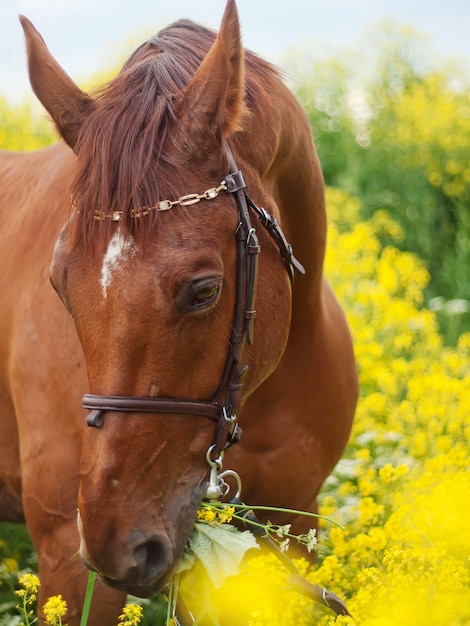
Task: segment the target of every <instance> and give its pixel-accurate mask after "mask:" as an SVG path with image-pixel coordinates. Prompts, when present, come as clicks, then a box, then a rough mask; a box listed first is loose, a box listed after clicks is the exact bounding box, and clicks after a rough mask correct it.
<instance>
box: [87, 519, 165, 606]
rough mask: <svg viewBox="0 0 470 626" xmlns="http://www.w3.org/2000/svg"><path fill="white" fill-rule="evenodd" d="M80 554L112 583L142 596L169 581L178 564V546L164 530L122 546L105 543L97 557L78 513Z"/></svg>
mask: <svg viewBox="0 0 470 626" xmlns="http://www.w3.org/2000/svg"><path fill="white" fill-rule="evenodd" d="M78 529H79V532H80V557H81V559H82V561H83V562H84V564H85V565H86V566H87V567H88V569H90V570H92V571H95V572H96V573H97V574H98V575H99V577H100V578H101V580H102V581H103V583H104V584H105V585H107V586H108V587H112V588H113V589H117V590H119V591H124V592H126V593H129V594H131V595H133V596H137V597H140V598H149V597H151V596H153V595H155V594H157V593H158V592H159V591H161V589H162V588H163V587H164V586H165V584H166V583H167V582H168V579H169V577H170V576H171V572H172V569H173V566H174V550H173V547H172V545H171V542H170V540H169V538H168V536H167V535H166V533H164V532H154V533H152V534H151V535H149V536H144V535H141V536H137V537H133V538H131V539H130V540H129V542H127V543H126V544H124V545H122V544H121V546H120V547H119V548H116V547H113V548H111V549H110V548H108V547H103V549H102V550H99V551H98V553H97V555H96V557H94V555H93V551H90V550H89V549H88V547H87V544H86V541H85V539H84V536H83V525H82V522H81V518H80V513H79V514H78Z"/></svg>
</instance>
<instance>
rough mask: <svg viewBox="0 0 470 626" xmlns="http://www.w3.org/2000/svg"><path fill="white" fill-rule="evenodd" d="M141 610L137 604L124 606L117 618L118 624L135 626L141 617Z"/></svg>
mask: <svg viewBox="0 0 470 626" xmlns="http://www.w3.org/2000/svg"><path fill="white" fill-rule="evenodd" d="M143 612H144V610H143V608H142V607H141V606H139V605H138V604H126V606H125V607H124V608H123V609H122V614H121V615H120V616H119V624H120V625H122V626H137V624H140V620H141V619H142V615H143Z"/></svg>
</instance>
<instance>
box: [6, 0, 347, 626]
mask: <svg viewBox="0 0 470 626" xmlns="http://www.w3.org/2000/svg"><path fill="white" fill-rule="evenodd" d="M23 26H24V28H25V33H26V38H27V42H28V55H29V63H30V76H31V82H32V85H33V88H34V90H35V92H36V94H37V95H38V97H39V99H40V100H41V101H42V102H43V104H44V106H45V107H46V109H47V110H48V111H49V113H50V114H51V116H52V118H53V119H54V121H55V122H56V125H57V127H58V129H59V132H60V133H61V135H62V137H63V138H64V139H65V141H66V142H67V143H68V144H69V146H70V147H71V148H72V150H70V148H68V147H65V146H64V145H63V144H61V145H58V146H55V147H53V148H50V149H47V150H45V151H42V152H38V153H36V154H26V155H16V154H11V155H8V154H3V155H1V156H0V181H1V185H0V211H1V213H2V232H1V233H0V236H1V237H2V238H3V240H4V242H5V245H4V246H2V248H1V250H0V258H1V261H2V268H3V272H2V294H3V296H4V297H3V298H2V314H1V317H0V325H1V330H2V333H1V335H0V337H1V338H0V356H1V362H2V364H3V370H2V372H1V376H2V378H1V384H2V386H1V387H0V403H1V404H0V407H1V413H0V415H1V422H0V435H1V436H2V439H3V440H4V441H6V442H7V443H6V453H5V455H4V456H3V457H2V460H1V462H0V463H1V464H0V489H1V491H0V514H2V515H3V518H4V519H11V520H13V521H15V520H16V521H20V520H21V518H22V516H23V515H24V517H25V518H26V521H27V523H28V526H29V528H30V531H31V534H32V537H33V540H34V542H35V545H36V547H37V550H38V555H39V562H40V575H41V578H42V580H43V587H42V597H43V598H44V597H47V596H48V595H51V594H56V593H62V594H63V595H64V596H65V597H66V598H67V600H68V602H69V605H70V606H71V607H72V610H71V613H72V615H71V618H70V619H69V620H68V621H69V624H70V626H75V624H78V618H77V617H76V615H77V614H78V612H79V610H80V600H81V597H82V595H83V586H80V585H79V584H78V582H77V581H78V580H79V579H83V578H84V576H85V569H84V568H83V566H82V565H81V564H80V563H79V562H78V561H76V560H75V561H70V557H71V556H72V554H73V553H74V552H75V551H76V549H77V546H78V543H79V539H78V533H77V530H76V527H75V515H76V505H77V497H78V504H79V509H80V513H79V524H78V525H79V532H80V545H81V547H80V554H81V556H82V559H83V560H84V561H85V563H86V564H87V565H88V566H90V567H92V568H93V569H96V570H97V571H98V572H99V574H100V575H101V577H102V579H103V580H104V581H105V582H106V583H107V584H108V585H110V586H112V587H114V588H115V589H118V590H122V591H126V592H131V593H135V594H136V595H141V596H148V595H152V594H153V593H155V592H156V591H158V589H159V588H160V587H161V585H162V584H164V582H165V580H166V579H167V577H168V575H169V573H170V572H171V569H172V567H173V565H174V564H175V561H177V559H178V558H179V555H180V554H181V551H182V549H183V547H184V545H185V543H186V541H187V538H188V535H189V533H190V531H191V528H192V525H193V523H194V518H195V514H196V511H197V508H198V506H199V503H200V501H201V498H202V497H203V496H204V492H205V488H206V484H207V474H208V466H207V463H206V460H205V455H206V451H207V449H208V447H209V446H210V445H211V438H212V436H213V429H214V427H213V424H212V423H211V422H210V421H209V420H207V419H205V418H204V417H201V416H192V415H182V414H178V413H176V414H174V415H170V416H169V415H164V414H155V415H147V414H142V413H139V412H138V411H136V412H134V413H130V414H125V415H123V414H120V413H118V412H114V411H108V412H106V415H105V422H104V425H103V426H102V428H99V429H95V428H90V429H84V427H83V416H84V414H83V410H82V409H81V406H80V404H81V401H80V399H81V395H82V394H83V392H84V391H86V390H87V389H88V388H90V390H91V392H92V393H93V394H98V395H99V396H110V395H120V396H126V397H130V398H132V397H142V396H146V397H151V398H153V397H163V398H168V397H170V398H171V397H176V398H190V399H194V400H197V401H207V400H208V399H210V398H213V397H214V394H217V390H218V387H219V385H220V381H221V378H222V375H223V370H224V363H225V362H226V357H227V346H228V345H229V340H230V334H231V327H232V322H233V311H234V309H235V306H236V302H235V300H236V297H235V291H236V289H235V282H236V271H235V267H236V264H237V259H236V248H235V233H236V231H237V224H238V217H237V211H236V207H235V203H234V200H233V198H232V197H230V195H229V194H225V193H224V192H221V193H220V194H219V196H218V197H217V198H216V199H213V200H210V201H203V202H201V203H200V204H197V205H194V206H192V205H189V206H186V205H184V204H183V206H181V205H180V206H175V207H173V208H172V209H171V210H169V211H165V212H162V213H161V214H158V215H157V212H156V211H153V212H152V211H150V214H148V215H144V216H140V215H139V216H137V217H136V213H139V211H140V212H142V211H141V209H142V207H145V206H152V205H151V203H155V202H156V201H162V200H167V199H168V200H170V201H174V200H175V199H177V198H181V197H184V196H185V195H187V194H194V193H197V194H202V193H203V192H204V191H205V190H206V189H209V188H213V187H215V186H217V185H218V184H219V183H220V180H221V178H222V177H223V176H224V175H225V174H227V170H228V164H227V161H226V156H225V152H224V142H225V141H228V142H229V143H230V145H231V147H232V150H233V153H234V155H235V158H236V161H237V164H238V166H239V168H240V170H241V171H242V172H243V175H244V178H245V180H246V185H247V188H248V191H249V193H250V196H251V197H252V199H253V200H254V202H255V203H256V204H258V205H259V206H265V207H266V208H267V209H269V211H270V212H271V213H273V214H274V215H275V217H276V218H277V219H278V220H279V222H281V223H282V227H283V230H284V232H285V234H286V236H287V239H288V240H289V241H290V243H291V244H292V245H293V248H294V250H295V253H296V256H297V257H298V258H299V259H300V260H301V261H302V263H303V264H304V266H305V268H306V275H305V276H302V277H297V278H296V280H295V282H294V285H293V288H292V289H291V287H290V283H289V278H288V275H287V272H286V269H285V266H284V263H283V261H282V259H281V257H280V255H279V251H278V249H277V247H276V246H275V245H274V244H273V241H272V240H271V237H270V236H269V234H268V233H267V232H265V231H264V229H263V228H262V227H259V226H258V225H257V224H255V225H256V226H257V232H258V236H259V240H260V244H261V249H262V253H261V255H260V262H259V279H258V297H257V305H256V309H257V313H256V320H255V336H254V341H253V344H252V345H248V343H247V344H246V345H245V347H244V351H243V363H242V364H244V363H246V364H248V366H249V370H248V374H247V375H246V378H245V380H244V389H243V394H242V400H241V406H240V407H239V409H240V410H239V422H240V424H241V426H242V428H243V431H244V436H243V440H242V442H241V443H240V444H238V445H236V446H233V447H231V448H230V449H229V450H228V452H227V453H226V455H225V461H224V464H225V466H226V467H230V468H233V469H235V470H237V471H238V472H239V474H240V475H241V477H242V481H243V498H244V499H245V500H246V501H247V502H250V503H259V504H270V505H277V506H283V507H291V508H297V509H305V510H310V511H315V510H316V496H317V494H318V491H319V489H320V487H321V485H322V483H323V482H324V480H325V478H326V476H327V475H328V474H329V473H330V471H331V470H332V468H333V467H334V465H335V463H336V462H337V460H338V459H339V457H340V456H341V453H342V451H343V449H344V446H345V445H346V441H347V438H348V435H349V431H350V427H351V422H352V417H353V413H354V407H355V402H356V397H357V381H356V374H355V366H354V358H353V353H352V348H351V341H350V337H349V332H348V329H347V325H346V322H345V320H344V317H343V314H342V312H341V309H340V307H339V305H338V303H337V302H336V300H335V298H334V295H333V294H332V292H331V290H330V289H329V287H328V285H327V284H326V282H325V281H324V279H323V277H322V263H323V256H324V251H325V231H326V217H325V207H324V197H323V180H322V176H321V171H320V166H319V163H318V158H317V156H316V153H315V148H314V145H313V141H312V138H311V132H310V128H309V124H308V120H307V118H306V116H305V115H304V113H303V112H302V110H301V108H300V106H299V105H298V104H297V102H296V101H295V99H294V97H293V96H292V94H291V93H290V92H289V90H288V89H287V88H286V87H285V86H284V85H283V83H282V81H281V80H280V78H279V76H278V75H277V73H276V72H275V71H274V70H273V69H272V68H271V67H270V66H269V65H268V64H266V63H264V62H263V61H261V60H260V59H258V58H257V57H255V56H254V55H250V54H247V55H246V57H245V60H244V58H243V52H242V49H241V45H240V38H239V32H238V21H237V16H236V9H235V5H234V3H233V2H232V1H231V0H229V2H228V3H227V8H226V12H225V14H224V18H223V20H222V25H221V30H220V33H219V36H218V37H217V38H216V39H215V36H214V35H213V34H212V33H211V32H210V31H207V30H205V29H202V28H200V27H197V26H195V25H194V24H192V23H188V22H181V23H177V24H175V25H173V26H171V27H169V28H168V29H166V30H165V31H163V32H162V33H161V35H160V37H159V38H158V37H157V38H155V39H154V40H153V41H151V42H150V43H149V44H147V45H145V46H142V47H141V48H140V49H139V50H138V51H137V52H136V53H135V54H134V55H133V57H131V59H130V60H129V62H128V63H127V64H126V66H125V68H124V70H123V72H122V74H121V77H118V78H117V79H116V82H115V83H114V84H111V86H110V87H109V88H108V90H107V91H105V92H103V94H102V95H101V96H100V98H98V99H97V100H93V99H91V98H89V97H88V96H87V95H86V94H83V92H81V91H80V90H79V89H78V87H76V86H75V85H74V83H72V81H71V80H70V79H69V77H68V76H67V75H65V73H64V72H63V70H61V68H60V66H58V65H57V64H56V62H55V61H54V60H53V59H52V57H51V56H50V54H49V52H48V51H47V48H45V45H44V42H43V41H42V39H41V38H40V36H39V35H38V33H37V32H36V31H35V29H34V28H33V27H32V25H31V24H30V23H28V22H27V21H26V20H23ZM183 43H184V45H183ZM178 50H181V52H178ZM170 53H171V54H170ZM178 55H179V56H178ZM172 59H173V60H172ZM159 62H160V65H163V70H164V72H166V73H167V74H169V73H170V72H169V70H170V69H172V70H173V72H176V74H177V75H176V77H172V78H171V81H172V82H171V81H170V82H171V89H170V88H169V87H168V84H166V86H165V80H166V79H164V78H162V76H163V74H160V75H159V80H160V81H161V82H160V83H159V84H158V85H157V87H156V88H155V86H154V91H153V97H154V100H155V102H156V101H157V100H158V103H159V104H158V106H160V107H161V111H160V113H159V114H158V115H156V114H155V111H154V105H150V104H149V100H150V98H148V97H147V99H146V91H145V89H146V88H147V87H148V85H149V83H148V82H145V80H146V81H148V77H149V75H150V74H149V71H148V66H149V64H150V65H151V66H152V67H151V69H152V72H154V74H155V72H157V69H156V68H157V66H158V63H159ZM152 64H153V65H152ZM178 67H179V68H180V69H177V68H178ZM142 69H143V70H145V74H144V76H145V80H144V83H142V82H141V83H140V84H139V85H137V91H135V92H133V93H134V94H140V95H139V99H140V100H142V106H141V108H140V109H139V110H137V111H136V112H134V113H133V116H134V117H133V118H132V117H127V118H126V115H128V113H129V109H130V107H131V105H133V104H134V103H135V102H134V101H137V99H138V98H137V96H134V98H133V97H131V96H130V95H129V93H128V94H126V93H125V92H124V93H123V92H122V86H123V84H125V83H126V80H127V81H128V82H130V81H134V83H135V81H136V80H137V79H136V76H142V74H139V72H140V71H141V70H142ZM141 80H142V79H141ZM155 80H157V79H155ZM134 87H135V85H134ZM119 90H121V93H120V94H119ZM116 93H118V95H119V96H120V99H121V101H122V102H124V103H125V104H120V103H119V102H120V101H119V98H117V99H116ZM162 94H163V98H162ZM126 96H127V97H126ZM162 102H163V103H162ZM155 106H157V105H155ZM126 111H127V112H126ZM152 116H156V117H155V119H158V124H157V125H156V126H155V124H153V123H152V119H153V118H152ZM130 119H135V120H138V119H139V120H140V122H141V126H140V127H137V128H136V131H135V133H134V134H132V133H131V132H130V131H129V128H130V127H131V126H132V125H131V124H129V120H130ZM149 120H150V121H149ZM136 124H137V121H136ZM144 127H145V132H143V128H144ZM131 130H132V129H131ZM106 133H108V134H106ZM149 135H150V140H149ZM111 139H113V142H111ZM106 141H108V144H109V145H106ZM139 142H140V143H139ZM111 144H112V145H111ZM136 146H137V148H136ZM74 153H75V154H74ZM129 156H132V157H133V158H129ZM126 181H127V187H126ZM71 189H72V190H73V194H74V203H73V207H72V212H71V214H70V216H69V218H68V219H67V220H66V221H65V224H64V213H63V208H64V206H65V207H66V206H68V205H70V200H69V196H70V190H71ZM126 194H127V195H126ZM151 196H152V197H151ZM132 211H134V213H132ZM113 217H114V218H117V219H113ZM95 218H99V219H95ZM6 242H8V243H9V244H10V245H8V246H7V245H6ZM51 259H53V261H52V269H51V280H52V283H53V285H54V288H55V289H56V291H57V292H58V293H59V295H60V297H61V299H62V301H63V303H61V302H60V300H59V298H57V295H56V294H54V292H53V290H52V288H50V286H49V285H48V275H49V265H50V262H51ZM64 304H65V306H66V308H67V309H68V311H69V313H71V315H69V313H67V311H66V309H65V307H64ZM77 335H78V338H77ZM87 378H88V381H87ZM12 434H14V435H15V442H14V444H13V445H12V440H13V437H12ZM82 439H83V442H82V449H81V450H80V445H81V444H80V442H81V441H82ZM16 440H17V441H18V442H19V443H18V444H17V443H16ZM20 476H21V478H20ZM20 481H21V484H20ZM20 491H21V494H20ZM20 495H21V504H20ZM283 521H284V520H283ZM296 524H297V530H298V531H302V530H304V523H303V522H299V521H297V522H296ZM99 595H100V600H99V601H96V602H95V606H94V607H93V611H94V612H93V613H92V618H91V620H92V621H91V623H92V624H100V625H101V626H103V625H106V624H108V623H109V624H112V623H114V618H115V615H116V612H117V611H118V610H119V607H120V606H121V603H122V594H119V593H117V592H116V591H112V590H105V589H104V588H103V589H102V590H101V593H100V594H99Z"/></svg>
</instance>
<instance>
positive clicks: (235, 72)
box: [180, 0, 246, 141]
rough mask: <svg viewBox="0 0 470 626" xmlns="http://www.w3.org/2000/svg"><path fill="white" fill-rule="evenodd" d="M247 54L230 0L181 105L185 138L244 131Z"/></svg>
mask: <svg viewBox="0 0 470 626" xmlns="http://www.w3.org/2000/svg"><path fill="white" fill-rule="evenodd" d="M244 95H245V94H244V54H243V47H242V43H241V36H240V25H239V20H238V13H237V7H236V4H235V1H234V0H228V2H227V4H226V7H225V12H224V15H223V18H222V22H221V25H220V31H219V34H218V36H217V38H216V40H215V42H214V44H213V45H212V47H211V49H210V50H209V52H208V54H207V56H206V57H205V58H204V60H203V61H202V63H201V65H200V67H199V68H198V70H197V71H196V73H195V75H194V77H193V79H192V80H191V82H190V83H189V85H188V86H187V87H186V89H185V91H184V93H183V96H182V100H181V107H180V114H181V120H182V126H183V128H182V130H183V132H184V135H185V137H187V138H188V139H189V140H191V138H198V139H204V138H206V137H207V134H208V131H209V132H211V131H212V132H213V133H214V134H216V135H217V136H219V137H220V139H221V140H222V141H223V140H224V139H225V138H226V137H228V135H230V134H231V133H233V132H234V131H236V130H241V121H242V118H243V115H244V113H245V112H246V110H245V102H244Z"/></svg>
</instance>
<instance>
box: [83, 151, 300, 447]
mask: <svg viewBox="0 0 470 626" xmlns="http://www.w3.org/2000/svg"><path fill="white" fill-rule="evenodd" d="M225 152H226V156H227V159H228V162H229V171H230V173H229V174H228V175H227V176H226V177H225V178H224V179H223V181H222V182H221V184H220V186H219V188H214V190H209V191H210V192H216V193H215V195H214V194H209V192H206V194H202V195H198V194H191V195H190V196H184V197H183V198H180V200H179V201H176V202H172V203H171V202H169V201H165V202H164V203H163V204H165V207H164V208H158V206H159V205H157V207H155V208H156V209H157V210H167V209H168V208H170V206H168V205H171V206H173V205H175V204H182V205H184V204H193V203H195V202H198V201H199V200H209V199H213V198H214V197H215V196H217V195H218V192H219V191H220V190H223V191H226V192H227V193H231V194H234V196H235V198H236V201H237V205H238V212H239V223H238V226H237V229H236V232H235V236H236V245H237V280H236V300H235V312H234V319H233V326H232V334H231V337H230V345H229V349H228V353H227V358H226V361H225V366H224V369H223V373H222V377H221V381H220V384H219V387H218V389H217V391H216V393H215V395H214V397H213V398H212V400H210V401H206V400H189V399H180V398H158V397H156V398H153V397H143V396H141V397H132V396H100V395H94V394H86V395H85V396H84V397H83V406H84V408H85V409H89V410H90V411H91V412H90V413H89V415H88V417H87V424H88V426H91V427H94V428H100V427H101V426H102V425H103V422H104V414H105V413H106V411H117V412H124V413H153V414H161V413H169V414H185V415H197V416H199V415H200V416H202V417H207V418H209V419H211V420H213V421H214V422H215V424H216V426H215V433H214V438H213V442H212V446H211V448H210V456H211V457H212V458H213V459H216V458H218V457H220V455H221V453H222V452H223V451H224V450H226V449H227V448H228V447H230V446H231V445H232V444H234V443H236V442H238V441H239V440H240V438H241V435H242V431H241V428H240V426H239V425H238V424H237V417H236V411H237V409H238V406H239V404H240V400H241V390H242V388H243V379H244V376H245V374H246V372H247V370H248V366H247V365H244V366H242V365H241V361H242V356H243V349H244V346H245V343H246V342H248V343H249V344H251V343H253V323H254V318H255V315H256V309H255V300H256V286H257V277H258V258H259V253H260V250H261V248H260V245H259V242H258V238H257V236H256V230H255V228H254V227H253V225H252V222H251V217H250V209H251V210H252V211H253V213H254V214H255V215H257V216H258V218H259V220H260V222H261V224H262V225H263V226H264V228H265V229H266V230H267V231H268V233H269V234H270V236H271V237H272V238H273V240H274V241H275V243H276V245H277V246H278V248H279V252H280V254H281V256H282V258H283V259H284V263H285V266H286V269H287V272H288V274H289V278H290V280H291V282H292V281H293V278H294V271H295V270H297V271H298V272H299V273H301V274H304V273H305V270H304V268H303V266H302V265H301V264H300V263H299V262H298V261H297V259H296V258H295V257H294V255H293V253H292V247H291V246H290V244H289V243H287V240H286V238H285V236H284V233H283V232H282V230H281V227H280V226H279V224H278V222H277V220H276V218H275V217H274V216H272V215H270V214H269V213H268V212H267V211H265V209H262V208H261V209H260V208H258V207H257V206H256V205H255V204H254V203H253V202H252V200H251V199H250V197H249V196H248V194H247V193H246V190H245V181H244V179H243V175H242V173H241V172H240V170H239V169H238V167H237V165H236V163H235V160H234V158H233V155H232V152H231V150H230V148H229V147H228V145H226V146H225ZM188 198H190V199H191V201H190V202H189V201H188V200H187V199H188ZM159 204H160V205H161V204H162V203H159ZM140 216H141V215H140V214H139V215H137V214H136V215H135V217H140ZM100 219H101V218H100ZM111 219H115V217H114V216H111ZM118 219H119V218H118Z"/></svg>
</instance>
